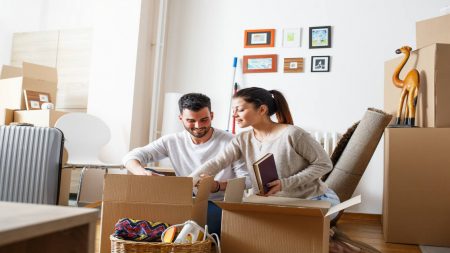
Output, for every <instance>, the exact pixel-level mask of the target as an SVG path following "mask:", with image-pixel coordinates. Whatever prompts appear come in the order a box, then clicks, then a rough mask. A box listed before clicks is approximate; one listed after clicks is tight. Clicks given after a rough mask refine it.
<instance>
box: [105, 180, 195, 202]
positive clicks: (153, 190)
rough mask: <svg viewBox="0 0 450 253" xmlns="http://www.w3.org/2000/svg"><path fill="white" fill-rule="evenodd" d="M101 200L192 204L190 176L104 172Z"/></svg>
mask: <svg viewBox="0 0 450 253" xmlns="http://www.w3.org/2000/svg"><path fill="white" fill-rule="evenodd" d="M103 201H124V202H135V203H138V202H144V203H174V204H187V205H192V178H189V177H163V176H162V177H159V176H135V175H113V174H106V175H105V184H104V188H103Z"/></svg>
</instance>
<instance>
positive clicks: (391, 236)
mask: <svg viewBox="0 0 450 253" xmlns="http://www.w3.org/2000/svg"><path fill="white" fill-rule="evenodd" d="M449 24H450V15H446V16H441V17H437V18H433V19H429V20H424V21H420V22H417V24H416V40H417V50H415V51H413V52H411V56H410V58H409V60H408V62H407V64H406V65H405V66H404V68H403V70H402V72H401V73H400V79H403V78H404V77H405V76H406V74H407V73H408V72H409V71H410V70H411V69H413V68H416V69H417V70H418V71H419V74H420V90H419V99H418V103H417V112H416V125H417V126H418V127H416V128H388V129H387V130H386V132H385V150H384V153H385V156H384V168H385V172H384V200H383V232H384V238H385V240H386V241H387V242H393V243H406V244H421V245H434V246H447V247H450V215H449V214H450V201H448V198H449V196H450V153H449V152H450V26H449ZM400 46H402V45H399V47H400ZM402 58H403V56H401V57H398V58H396V59H393V60H390V61H387V62H386V63H385V86H384V88H385V89H384V98H385V101H384V109H385V110H386V111H387V112H389V113H392V114H393V115H395V114H396V109H397V103H398V101H399V99H400V92H401V89H399V88H397V87H395V86H394V84H393V83H392V75H393V74H394V70H395V68H396V67H397V66H398V65H399V64H400V62H401V60H402Z"/></svg>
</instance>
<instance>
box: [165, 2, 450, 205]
mask: <svg viewBox="0 0 450 253" xmlns="http://www.w3.org/2000/svg"><path fill="white" fill-rule="evenodd" d="M449 3H450V1H449V0H430V1H423V0H411V1H406V0H393V1H392V0H389V1H388V0H380V1H357V0H343V1H333V0H318V1H298V0H278V1H271V0H246V1H242V0H220V1H219V0H217V1H210V0H170V4H169V12H168V13H169V14H168V17H169V19H168V25H169V26H168V35H167V45H166V46H167V48H166V49H167V58H166V74H165V79H164V82H163V83H164V84H165V90H166V91H173V92H194V91H196V92H203V93H205V94H207V95H209V96H210V97H211V99H212V101H213V111H215V113H216V114H215V119H214V124H215V126H216V127H218V128H222V129H226V127H227V113H228V105H229V95H227V94H230V92H231V85H232V60H233V57H234V56H238V57H240V58H242V55H246V54H267V53H275V54H278V55H279V64H278V68H279V69H280V68H281V69H282V59H283V58H284V57H304V58H305V73H301V74H289V73H286V74H284V73H282V70H279V72H278V73H267V74H247V75H245V76H242V75H240V76H239V77H238V79H239V80H240V84H241V85H242V86H246V87H249V86H255V85H256V86H261V87H264V88H267V89H278V90H280V91H282V92H283V93H284V94H285V95H286V97H287V100H288V102H289V104H290V106H291V110H292V113H293V116H294V121H295V124H296V125H299V126H301V127H303V128H306V129H309V130H319V131H339V132H343V131H345V130H346V129H347V128H348V127H350V126H351V125H352V123H354V122H356V121H358V120H359V119H360V118H361V117H362V115H363V114H364V112H365V110H366V108H368V107H376V108H381V109H382V107H383V85H384V84H383V82H384V76H383V75H384V73H383V67H384V65H383V64H384V61H386V60H388V59H391V58H394V57H396V55H395V53H394V51H395V49H397V48H399V47H400V46H402V45H411V46H412V47H413V48H414V47H415V22H416V21H418V20H422V19H426V18H430V17H434V16H437V15H439V10H440V9H441V8H442V7H444V6H447V5H448V4H449ZM322 25H331V26H332V27H333V38H332V41H333V42H332V48H330V49H308V40H307V39H308V27H309V26H322ZM295 27H301V28H302V29H303V30H302V46H301V48H295V49H292V48H282V47H281V42H282V29H283V28H295ZM258 28H275V29H276V41H275V48H261V49H244V48H243V34H244V30H245V29H258ZM311 55H331V57H332V60H331V72H330V73H311V72H310V58H311ZM382 179H383V150H382V145H380V146H379V147H378V149H377V151H376V152H375V154H374V156H373V159H372V161H371V163H370V164H369V167H368V169H367V171H366V173H365V174H364V177H363V178H362V181H361V183H360V185H359V186H358V188H357V190H356V194H359V193H361V194H362V196H363V204H361V205H359V206H358V207H356V208H353V209H352V211H355V212H364V213H381V201H382V189H383V180H382Z"/></svg>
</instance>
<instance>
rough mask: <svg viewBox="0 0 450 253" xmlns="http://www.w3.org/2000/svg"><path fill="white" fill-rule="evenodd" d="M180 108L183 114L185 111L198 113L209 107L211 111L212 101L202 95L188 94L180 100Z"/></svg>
mask: <svg viewBox="0 0 450 253" xmlns="http://www.w3.org/2000/svg"><path fill="white" fill-rule="evenodd" d="M178 107H179V108H180V113H183V110H184V109H188V110H190V111H194V112H198V111H200V110H201V109H203V108H205V107H208V109H209V111H211V99H209V97H208V96H206V95H203V94H201V93H188V94H185V95H183V96H182V97H181V98H180V100H178Z"/></svg>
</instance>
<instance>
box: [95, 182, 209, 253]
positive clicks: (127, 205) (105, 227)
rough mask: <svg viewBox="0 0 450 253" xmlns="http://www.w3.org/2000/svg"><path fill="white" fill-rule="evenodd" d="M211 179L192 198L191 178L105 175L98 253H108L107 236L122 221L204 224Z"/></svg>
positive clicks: (108, 242) (108, 241)
mask: <svg viewBox="0 0 450 253" xmlns="http://www.w3.org/2000/svg"><path fill="white" fill-rule="evenodd" d="M211 184H212V178H209V179H206V180H204V181H202V184H201V185H200V186H199V189H198V192H197V194H196V197H192V178H190V177H164V176H161V177H157V176H154V177H148V176H134V175H113V174H106V175H105V181H104V188H103V204H102V221H101V232H100V233H101V241H100V252H102V253H106V252H111V249H110V248H111V245H110V244H111V243H110V240H109V236H110V235H111V234H112V233H113V232H114V225H115V224H116V222H117V221H118V220H119V219H121V218H132V219H139V220H148V221H161V222H166V223H169V224H171V225H172V224H181V223H184V222H185V221H187V220H194V221H196V222H197V223H198V224H199V225H201V226H204V225H205V224H206V212H207V207H208V197H209V191H210V189H211Z"/></svg>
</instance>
